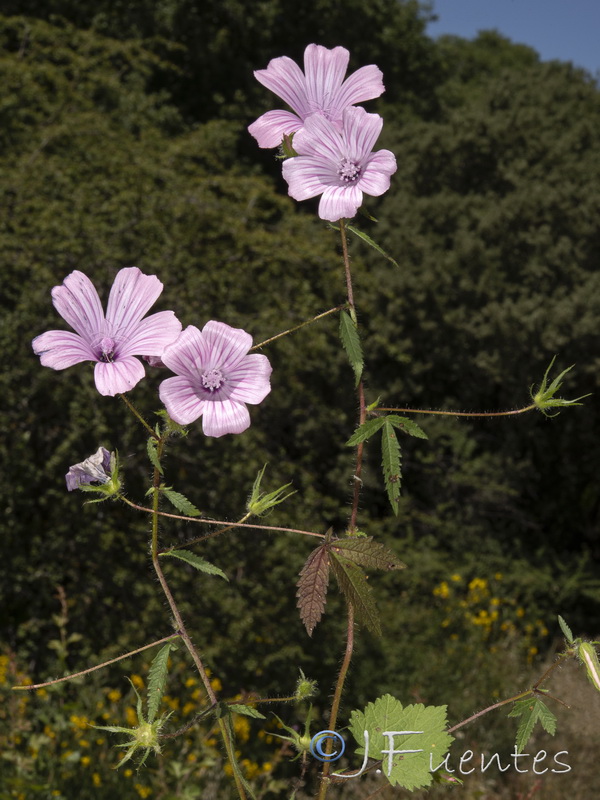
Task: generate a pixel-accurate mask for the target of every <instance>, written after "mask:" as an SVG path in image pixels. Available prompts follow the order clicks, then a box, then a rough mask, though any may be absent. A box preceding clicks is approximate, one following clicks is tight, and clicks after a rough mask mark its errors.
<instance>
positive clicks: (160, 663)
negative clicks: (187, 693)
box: [147, 642, 177, 724]
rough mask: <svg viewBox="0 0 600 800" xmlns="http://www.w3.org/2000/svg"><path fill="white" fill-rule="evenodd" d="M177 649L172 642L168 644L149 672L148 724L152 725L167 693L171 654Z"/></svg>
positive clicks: (161, 650) (155, 659)
mask: <svg viewBox="0 0 600 800" xmlns="http://www.w3.org/2000/svg"><path fill="white" fill-rule="evenodd" d="M176 649H177V648H176V647H175V645H174V644H173V643H172V642H167V643H166V645H164V647H161V649H160V650H159V651H158V653H157V654H156V655H155V657H154V659H153V661H152V664H150V670H149V672H148V693H147V703H148V720H147V721H148V722H149V723H150V724H152V723H153V722H154V720H155V719H156V715H157V714H158V708H159V706H160V701H161V700H162V696H163V694H164V693H165V686H166V684H167V671H168V664H169V654H170V652H171V650H176Z"/></svg>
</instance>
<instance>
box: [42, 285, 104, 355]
mask: <svg viewBox="0 0 600 800" xmlns="http://www.w3.org/2000/svg"><path fill="white" fill-rule="evenodd" d="M52 302H53V303H54V308H55V309H56V310H57V311H58V313H59V314H60V315H61V317H62V318H63V319H64V320H65V321H66V322H68V323H69V325H70V326H71V327H72V328H73V330H74V331H76V332H77V333H78V334H79V335H80V336H82V337H83V338H84V339H85V340H86V341H88V342H91V341H92V339H94V337H96V336H97V335H98V334H100V335H102V334H103V333H104V330H105V322H104V312H103V311H102V304H101V303H100V298H99V297H98V292H97V291H96V289H95V287H94V284H93V283H92V282H91V280H90V279H89V278H88V276H87V275H84V274H83V272H79V270H74V271H73V272H71V273H70V274H69V275H67V277H66V278H65V279H64V281H63V282H62V286H55V287H54V288H53V289H52Z"/></svg>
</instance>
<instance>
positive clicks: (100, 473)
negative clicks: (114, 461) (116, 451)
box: [65, 447, 111, 492]
mask: <svg viewBox="0 0 600 800" xmlns="http://www.w3.org/2000/svg"><path fill="white" fill-rule="evenodd" d="M110 461H111V458H110V453H109V452H108V450H107V449H106V448H105V447H99V448H98V449H97V450H96V452H95V453H94V455H92V456H90V457H89V458H86V459H85V461H82V462H81V463H80V464H73V466H72V467H69V471H68V472H67V474H66V475H65V481H66V483H67V490H68V491H69V492H72V491H73V490H74V489H78V488H79V487H80V486H81V485H82V484H88V483H108V481H109V480H110V475H111V473H110Z"/></svg>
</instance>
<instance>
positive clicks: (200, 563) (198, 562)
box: [160, 550, 229, 581]
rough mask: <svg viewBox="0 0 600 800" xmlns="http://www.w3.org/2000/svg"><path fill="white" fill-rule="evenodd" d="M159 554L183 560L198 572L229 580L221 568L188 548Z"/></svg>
mask: <svg viewBox="0 0 600 800" xmlns="http://www.w3.org/2000/svg"><path fill="white" fill-rule="evenodd" d="M160 555H161V558H163V557H165V556H169V557H170V558H179V559H181V561H185V563H186V564H189V565H190V566H192V567H194V569H197V570H200V572H206V573H207V574H208V575H218V576H219V577H220V578H225V580H226V581H228V580H229V578H228V577H227V575H225V573H224V572H223V570H222V569H220V568H219V567H216V566H215V565H214V564H211V563H210V561H206V560H205V559H204V558H201V557H200V556H197V555H196V554H195V553H191V552H190V551H189V550H169V552H168V553H161V554H160Z"/></svg>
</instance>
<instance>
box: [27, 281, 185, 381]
mask: <svg viewBox="0 0 600 800" xmlns="http://www.w3.org/2000/svg"><path fill="white" fill-rule="evenodd" d="M162 289H163V285H162V283H161V282H160V281H159V280H158V278H157V277H156V275H144V274H143V272H141V271H140V270H139V269H138V268H137V267H127V268H126V269H122V270H120V271H119V272H118V274H117V277H116V278H115V282H114V283H113V286H112V289H111V290H110V296H109V298H108V307H107V310H106V316H105V314H104V311H103V309H102V304H101V303H100V298H99V297H98V292H97V291H96V289H95V288H94V285H93V283H92V282H91V281H90V279H89V278H88V277H87V275H84V274H83V272H79V271H78V270H75V271H74V272H71V274H70V275H67V277H66V278H65V279H64V281H63V283H62V286H55V287H54V288H53V289H52V302H53V303H54V307H55V308H56V310H57V311H58V313H59V314H60V315H61V317H62V318H63V319H64V320H65V321H66V322H68V323H69V325H70V326H71V327H72V328H73V330H74V331H75V333H72V332H71V331H47V332H46V333H42V334H41V336H36V338H35V339H34V340H33V342H32V343H31V344H32V347H33V351H34V353H35V354H36V355H38V356H40V360H41V363H42V365H43V366H44V367H52V369H66V368H67V367H72V366H73V365H74V364H79V363H80V362H81V361H96V362H97V363H96V366H95V368H94V380H95V382H96V388H97V389H98V391H99V392H100V394H103V395H110V396H114V395H116V394H120V393H122V392H127V391H128V390H129V389H133V387H134V386H135V385H136V384H137V383H138V382H139V381H141V379H142V378H143V377H144V367H143V366H142V363H141V362H140V361H139V360H138V359H137V358H135V356H136V355H138V356H139V355H145V356H157V357H160V356H161V355H162V351H163V350H164V348H165V347H166V346H167V345H168V344H170V343H171V342H172V341H173V340H174V339H176V338H177V336H178V335H179V333H180V331H181V322H179V320H178V319H177V317H176V316H175V314H174V313H173V312H172V311H159V312H158V313H157V314H152V316H150V317H146V318H145V319H143V317H144V314H146V312H147V311H148V310H149V309H150V307H151V306H152V305H153V304H154V303H155V302H156V300H157V298H158V296H159V295H160V293H161V292H162Z"/></svg>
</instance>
